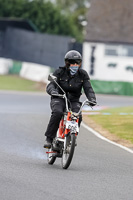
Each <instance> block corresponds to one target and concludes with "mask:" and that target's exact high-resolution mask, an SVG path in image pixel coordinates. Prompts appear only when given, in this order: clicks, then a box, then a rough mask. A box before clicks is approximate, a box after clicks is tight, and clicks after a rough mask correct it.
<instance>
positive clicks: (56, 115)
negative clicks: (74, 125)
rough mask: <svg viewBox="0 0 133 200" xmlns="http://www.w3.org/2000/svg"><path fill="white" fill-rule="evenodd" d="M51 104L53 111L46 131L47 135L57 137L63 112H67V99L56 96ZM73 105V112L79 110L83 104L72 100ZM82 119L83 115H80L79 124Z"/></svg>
mask: <svg viewBox="0 0 133 200" xmlns="http://www.w3.org/2000/svg"><path fill="white" fill-rule="evenodd" d="M50 106H51V110H52V113H51V117H50V121H49V124H48V127H47V130H46V132H45V136H47V137H49V138H55V136H56V133H57V130H58V128H59V124H60V120H61V118H62V116H63V113H64V112H65V107H66V105H65V100H64V99H61V98H54V99H52V100H51V103H50ZM71 106H72V111H73V112H78V111H79V109H80V106H81V104H80V102H71ZM81 121H82V115H80V117H79V126H80V123H81Z"/></svg>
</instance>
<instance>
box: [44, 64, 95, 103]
mask: <svg viewBox="0 0 133 200" xmlns="http://www.w3.org/2000/svg"><path fill="white" fill-rule="evenodd" d="M53 75H54V76H56V77H57V82H58V83H59V85H60V86H61V87H62V88H63V90H64V91H65V92H66V94H67V97H68V99H69V100H70V101H79V99H80V96H81V94H82V93H81V92H82V88H83V89H84V92H85V95H86V97H87V98H88V100H90V101H92V100H93V101H96V97H95V93H94V91H93V89H92V86H91V83H90V78H89V76H88V74H87V72H86V71H85V70H83V69H81V68H79V70H78V72H77V73H76V74H75V75H74V76H71V74H70V71H69V68H67V67H59V69H57V70H56V71H55V72H54V73H53ZM46 91H47V93H48V94H49V95H51V92H53V91H58V92H59V93H60V94H62V91H61V90H60V89H59V88H58V86H57V85H56V84H55V83H54V82H50V83H49V84H48V85H47V88H46Z"/></svg>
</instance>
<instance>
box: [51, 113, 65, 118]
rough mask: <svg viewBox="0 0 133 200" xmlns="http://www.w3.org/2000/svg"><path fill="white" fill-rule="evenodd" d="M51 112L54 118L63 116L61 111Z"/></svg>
mask: <svg viewBox="0 0 133 200" xmlns="http://www.w3.org/2000/svg"><path fill="white" fill-rule="evenodd" d="M53 114H54V116H55V117H56V118H61V117H62V116H63V112H61V111H55V112H54V113H53Z"/></svg>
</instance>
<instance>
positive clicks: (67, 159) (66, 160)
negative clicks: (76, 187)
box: [62, 134, 76, 169]
mask: <svg viewBox="0 0 133 200" xmlns="http://www.w3.org/2000/svg"><path fill="white" fill-rule="evenodd" d="M65 139H66V149H64V150H63V154H62V168H63V169H67V168H68V167H69V165H70V163H71V161H72V158H73V154H74V150H75V142H76V136H75V134H71V135H69V136H67V137H66V138H65Z"/></svg>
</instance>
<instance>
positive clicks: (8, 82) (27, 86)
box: [0, 75, 45, 91]
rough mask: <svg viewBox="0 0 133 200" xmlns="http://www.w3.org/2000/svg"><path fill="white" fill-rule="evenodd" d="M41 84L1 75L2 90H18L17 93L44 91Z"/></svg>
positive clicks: (0, 84) (0, 86)
mask: <svg viewBox="0 0 133 200" xmlns="http://www.w3.org/2000/svg"><path fill="white" fill-rule="evenodd" d="M41 86H42V85H41V83H36V82H34V81H30V80H26V79H23V78H21V77H19V76H16V75H15V76H14V75H0V90H16V91H40V90H41V91H44V90H45V84H44V87H41Z"/></svg>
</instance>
